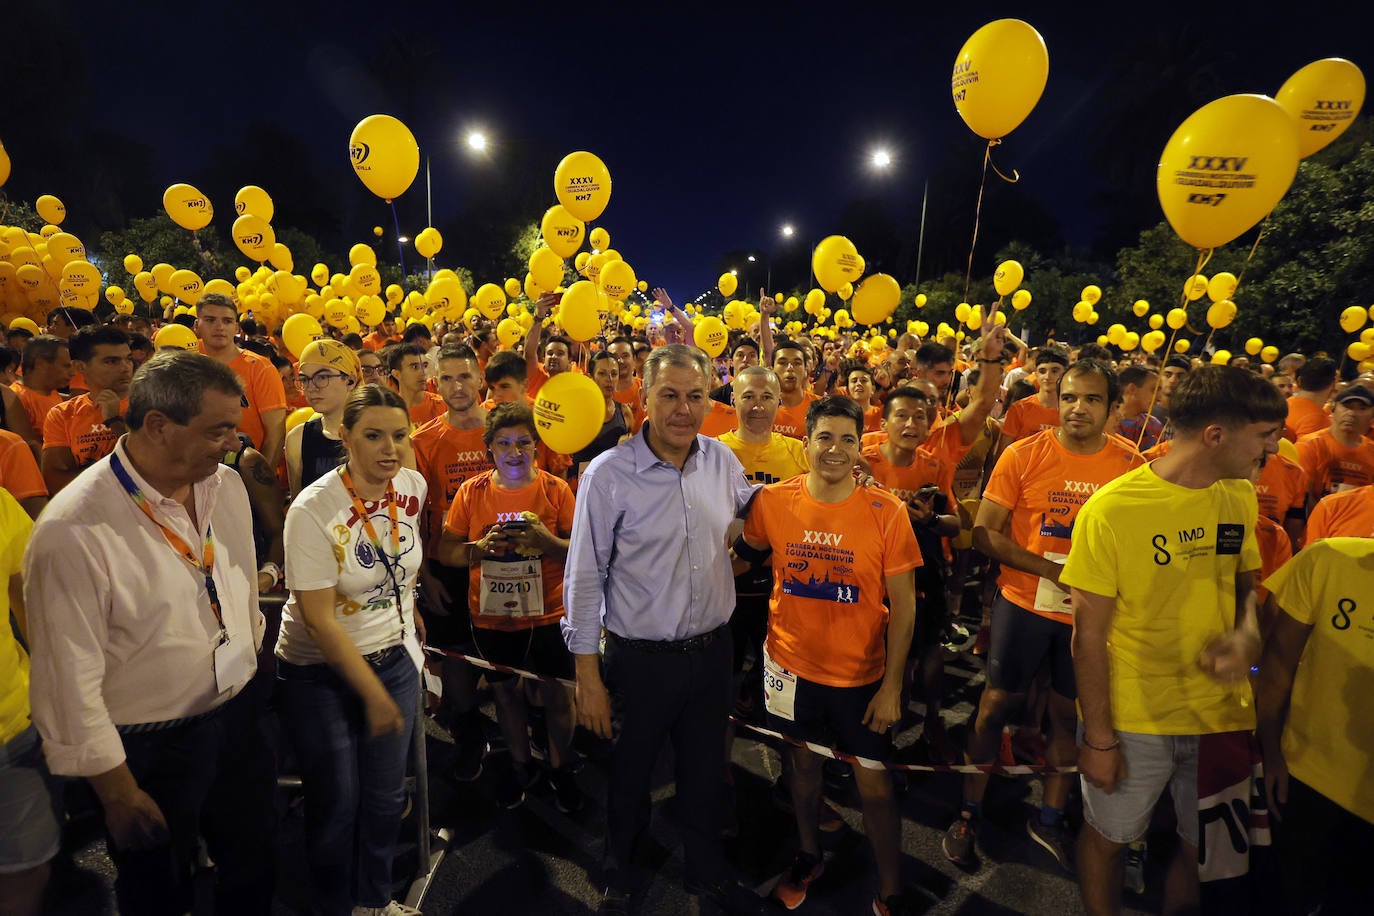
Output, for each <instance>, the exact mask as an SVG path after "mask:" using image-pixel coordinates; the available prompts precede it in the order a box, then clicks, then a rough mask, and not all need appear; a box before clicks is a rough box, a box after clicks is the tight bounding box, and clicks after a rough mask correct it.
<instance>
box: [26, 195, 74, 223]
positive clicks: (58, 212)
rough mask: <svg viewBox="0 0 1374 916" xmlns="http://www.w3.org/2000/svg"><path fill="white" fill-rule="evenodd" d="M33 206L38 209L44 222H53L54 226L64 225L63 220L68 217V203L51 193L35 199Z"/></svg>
mask: <svg viewBox="0 0 1374 916" xmlns="http://www.w3.org/2000/svg"><path fill="white" fill-rule="evenodd" d="M33 208H34V209H35V210H37V211H38V215H39V216H41V217H42V218H43V222H45V223H52V224H53V225H54V226H60V225H62V221H63V220H64V219H66V218H67V205H66V204H64V203H62V201H60V200H58V199H57V198H56V197H53V196H52V195H51V194H44V195H42V196H41V197H39V198H38V199H37V200H35V201H34V202H33Z"/></svg>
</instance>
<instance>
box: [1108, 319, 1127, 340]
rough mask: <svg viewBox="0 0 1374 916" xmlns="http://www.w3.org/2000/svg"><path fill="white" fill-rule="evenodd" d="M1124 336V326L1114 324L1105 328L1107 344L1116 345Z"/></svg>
mask: <svg viewBox="0 0 1374 916" xmlns="http://www.w3.org/2000/svg"><path fill="white" fill-rule="evenodd" d="M1125 336H1126V326H1125V325H1124V324H1114V325H1111V326H1110V327H1108V328H1107V342H1108V343H1110V344H1112V345H1116V344H1119V343H1121V338H1123V337H1125Z"/></svg>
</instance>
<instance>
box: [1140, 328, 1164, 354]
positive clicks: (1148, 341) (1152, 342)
mask: <svg viewBox="0 0 1374 916" xmlns="http://www.w3.org/2000/svg"><path fill="white" fill-rule="evenodd" d="M1162 346H1164V332H1163V331H1147V332H1146V333H1145V334H1144V336H1142V337H1141V338H1140V349H1142V350H1144V351H1145V352H1146V353H1153V352H1155V351H1156V350H1158V349H1159V348H1160V347H1162Z"/></svg>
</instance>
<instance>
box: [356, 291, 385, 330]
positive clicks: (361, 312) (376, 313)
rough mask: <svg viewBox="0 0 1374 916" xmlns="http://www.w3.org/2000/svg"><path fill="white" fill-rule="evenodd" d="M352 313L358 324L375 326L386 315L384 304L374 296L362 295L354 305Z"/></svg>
mask: <svg viewBox="0 0 1374 916" xmlns="http://www.w3.org/2000/svg"><path fill="white" fill-rule="evenodd" d="M353 314H354V316H355V317H356V318H357V319H358V322H359V323H360V324H365V325H367V326H368V327H369V328H375V327H376V326H377V325H379V324H381V323H382V319H383V318H385V317H386V305H385V304H384V303H383V302H382V300H380V299H378V298H377V297H376V296H363V297H362V298H361V299H359V300H358V304H357V305H356V306H354V308H353Z"/></svg>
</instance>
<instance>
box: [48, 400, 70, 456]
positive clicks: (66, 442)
mask: <svg viewBox="0 0 1374 916" xmlns="http://www.w3.org/2000/svg"><path fill="white" fill-rule="evenodd" d="M76 403H77V401H76V399H75V398H73V399H72V400H70V401H63V402H62V403H61V404H58V405H57V406H56V407H54V408H53V409H52V410H50V411H48V415H47V416H46V417H44V418H43V447H44V448H65V449H71V447H72V437H71V429H70V428H69V423H68V414H70V413H72V411H73V409H74V407H75V405H76Z"/></svg>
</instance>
